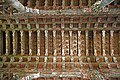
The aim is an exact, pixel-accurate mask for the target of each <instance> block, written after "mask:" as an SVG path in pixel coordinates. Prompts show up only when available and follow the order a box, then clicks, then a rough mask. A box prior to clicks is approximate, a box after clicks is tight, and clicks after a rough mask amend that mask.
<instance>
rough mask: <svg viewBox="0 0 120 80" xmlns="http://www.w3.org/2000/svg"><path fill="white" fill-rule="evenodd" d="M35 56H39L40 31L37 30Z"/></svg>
mask: <svg viewBox="0 0 120 80" xmlns="http://www.w3.org/2000/svg"><path fill="white" fill-rule="evenodd" d="M37 55H40V30H37Z"/></svg>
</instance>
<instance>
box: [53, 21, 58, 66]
mask: <svg viewBox="0 0 120 80" xmlns="http://www.w3.org/2000/svg"><path fill="white" fill-rule="evenodd" d="M52 22H54V23H53V28H56V24H55V19H52ZM53 50H54V52H53V53H54V57H53V63H54V66H53V67H54V68H56V56H57V53H56V30H53Z"/></svg>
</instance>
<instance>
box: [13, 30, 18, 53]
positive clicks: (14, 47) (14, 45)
mask: <svg viewBox="0 0 120 80" xmlns="http://www.w3.org/2000/svg"><path fill="white" fill-rule="evenodd" d="M12 36H13V55H16V50H17V49H16V48H17V46H16V31H12Z"/></svg>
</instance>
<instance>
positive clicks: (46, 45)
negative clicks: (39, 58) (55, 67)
mask: <svg viewBox="0 0 120 80" xmlns="http://www.w3.org/2000/svg"><path fill="white" fill-rule="evenodd" d="M45 28H47V25H45ZM47 59H48V30H45V57H44V68H46V64H47Z"/></svg>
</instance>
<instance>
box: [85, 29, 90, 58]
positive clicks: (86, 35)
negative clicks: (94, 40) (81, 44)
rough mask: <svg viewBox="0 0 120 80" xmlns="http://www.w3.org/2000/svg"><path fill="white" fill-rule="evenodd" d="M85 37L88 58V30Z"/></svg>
mask: <svg viewBox="0 0 120 80" xmlns="http://www.w3.org/2000/svg"><path fill="white" fill-rule="evenodd" d="M85 37H86V38H85V39H86V40H85V42H86V56H89V49H88V48H89V47H88V42H89V41H88V37H89V36H88V30H86V31H85Z"/></svg>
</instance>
